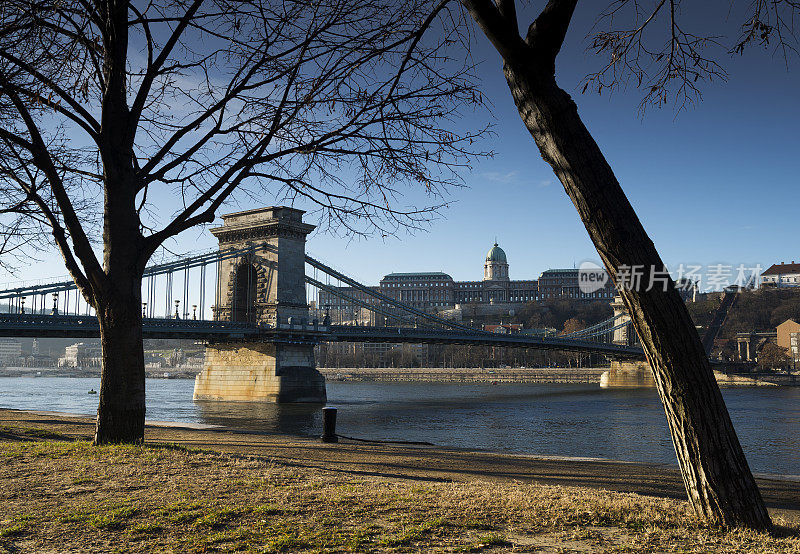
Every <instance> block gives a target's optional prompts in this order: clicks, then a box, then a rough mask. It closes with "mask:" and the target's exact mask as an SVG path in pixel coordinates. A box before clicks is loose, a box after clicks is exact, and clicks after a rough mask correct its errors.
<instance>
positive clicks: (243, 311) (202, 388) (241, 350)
mask: <svg viewBox="0 0 800 554" xmlns="http://www.w3.org/2000/svg"><path fill="white" fill-rule="evenodd" d="M303 213H304V212H303V211H301V210H296V209H294V208H288V207H281V206H277V207H269V208H260V209H255V210H247V211H244V212H237V213H232V214H227V215H223V216H222V220H223V225H222V226H221V227H216V228H214V229H211V233H212V234H213V235H214V236H215V237H217V239H218V240H219V246H220V250H226V249H241V248H247V247H251V246H252V247H253V249H252V251H251V252H249V253H247V254H243V255H241V256H239V257H237V258H231V259H227V260H223V261H221V262H220V266H219V273H218V279H217V290H216V306H215V307H214V318H215V319H217V320H221V321H239V322H249V323H257V324H263V325H270V326H281V325H286V324H289V323H293V324H301V323H307V321H306V320H307V318H308V304H307V302H306V286H305V279H304V278H305V245H306V235H308V233H310V232H311V231H312V230H313V229H314V226H313V225H308V224H306V223H303V220H302V215H303ZM194 398H195V400H228V401H240V402H320V403H324V402H325V401H326V393H325V378H324V377H323V376H322V374H321V373H319V371H317V369H316V365H315V361H314V345H313V344H310V343H308V344H303V343H297V342H289V341H286V342H281V341H279V340H276V341H275V342H263V341H258V340H252V341H241V342H209V343H208V344H207V345H206V357H205V364H204V366H203V371H202V372H201V373H200V374H199V375H198V376H197V377H196V378H195V383H194Z"/></svg>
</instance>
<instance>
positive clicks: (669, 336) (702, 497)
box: [461, 0, 800, 529]
mask: <svg viewBox="0 0 800 554" xmlns="http://www.w3.org/2000/svg"><path fill="white" fill-rule="evenodd" d="M461 3H462V4H463V5H464V7H465V8H466V10H467V11H468V12H469V13H470V15H471V16H472V18H473V19H474V20H475V22H476V23H477V25H478V26H479V28H480V29H481V31H482V32H483V34H484V35H485V36H486V37H487V38H488V39H489V41H490V42H491V43H492V45H493V46H494V47H495V49H496V50H497V52H498V53H499V54H500V56H501V58H502V61H503V72H504V75H505V78H506V81H507V83H508V86H509V88H510V90H511V94H512V97H513V99H514V102H515V103H516V106H517V109H518V112H519V115H520V117H521V118H522V121H523V123H524V124H525V125H526V127H527V128H528V130H529V131H530V133H531V136H532V137H533V139H534V141H535V143H536V145H537V146H538V148H539V151H540V153H541V155H542V157H543V158H544V160H545V161H546V162H547V163H549V164H550V166H551V167H552V168H553V171H554V172H555V174H556V176H557V177H558V178H559V180H560V181H561V183H562V184H563V186H564V189H565V190H566V192H567V194H568V195H569V197H570V198H571V199H572V202H573V203H574V205H575V207H576V208H577V210H578V213H579V214H580V217H581V219H582V221H583V223H584V225H585V226H586V229H587V231H588V233H589V236H590V237H591V239H592V241H593V243H594V245H595V247H596V248H597V251H598V253H599V254H600V257H601V258H602V260H603V263H604V264H605V266H606V269H607V270H608V272H609V274H610V275H611V276H612V278H613V279H614V280H615V281H620V279H619V277H620V276H621V273H622V272H623V271H624V269H625V268H628V269H630V268H642V269H643V270H644V271H643V274H642V275H641V282H642V283H644V286H641V287H623V288H622V290H620V293H621V295H622V299H623V301H624V303H625V305H626V307H627V308H628V311H629V312H630V314H631V317H632V321H633V325H634V327H635V329H636V332H637V333H638V335H639V338H640V340H641V343H642V345H643V347H644V350H645V354H646V356H647V359H648V361H649V363H650V366H651V368H652V371H653V374H654V376H655V381H656V385H657V388H658V392H659V395H660V397H661V400H662V403H663V405H664V409H665V412H666V415H667V421H668V423H669V428H670V431H671V435H672V441H673V444H674V446H675V451H676V453H677V457H678V462H679V464H680V467H681V471H682V473H683V479H684V483H685V485H686V489H687V492H688V495H689V500H690V502H691V504H692V506H693V507H694V508H695V510H696V511H697V513H698V514H700V515H702V516H705V517H706V518H707V519H708V520H710V521H712V522H716V523H720V524H724V525H744V526H748V527H752V528H755V529H766V528H769V527H770V525H771V522H770V519H769V515H768V514H767V511H766V508H765V507H764V502H763V500H762V498H761V495H760V492H759V490H758V487H757V486H756V483H755V480H754V479H753V476H752V473H751V471H750V469H749V467H748V464H747V460H746V459H745V456H744V453H743V452H742V448H741V446H740V444H739V440H738V438H737V436H736V433H735V431H734V429H733V425H732V424H731V420H730V417H729V415H728V411H727V409H726V407H725V404H724V402H723V399H722V396H721V394H720V391H719V388H718V386H717V384H716V381H715V380H714V376H713V373H712V371H711V368H710V366H709V361H708V358H707V356H706V354H705V351H704V350H703V347H702V345H701V343H700V339H699V337H698V335H697V332H696V330H695V328H694V325H693V323H692V320H691V318H690V317H689V314H688V312H687V310H686V307H685V305H684V303H683V301H682V300H681V297H680V295H679V294H678V292H677V291H676V290H675V287H674V283H672V281H671V280H669V281H668V286H667V287H666V288H663V287H659V286H655V287H652V288H649V287H648V285H647V284H648V283H649V282H650V279H651V278H652V277H656V278H658V274H659V273H662V274H663V273H665V266H664V264H663V262H662V261H661V258H660V256H659V254H658V252H657V251H656V249H655V246H654V245H653V242H652V241H651V240H650V238H649V237H648V236H647V233H646V232H645V230H644V228H643V227H642V224H641V223H640V221H639V219H638V218H637V216H636V213H635V212H634V210H633V208H632V207H631V205H630V203H629V202H628V199H627V198H626V196H625V193H624V192H623V190H622V188H621V187H620V185H619V182H618V181H617V179H616V177H615V176H614V173H613V171H612V170H611V167H610V165H609V164H608V162H607V161H606V159H605V157H604V156H603V154H602V152H601V151H600V148H599V147H598V146H597V144H596V143H595V141H594V139H593V138H592V135H591V134H590V132H589V131H588V130H587V128H586V127H585V126H584V124H583V122H582V121H581V118H580V116H579V115H578V110H577V106H576V105H575V103H574V102H573V100H572V99H571V98H570V96H569V94H567V93H566V92H565V91H564V90H563V89H562V88H560V87H559V85H558V84H557V83H556V76H555V75H556V65H555V62H556V56H557V55H558V53H559V51H560V49H561V46H562V43H563V41H564V38H565V36H566V34H567V30H568V28H569V25H570V21H571V20H572V17H573V14H574V10H575V8H576V5H577V0H549V1H548V2H547V5H546V6H545V7H544V9H542V10H541V12H540V13H539V15H538V16H537V17H536V18H535V20H534V21H533V22H532V23H531V24H530V26H529V27H528V29H527V32H526V33H524V35H521V34H520V31H519V24H520V22H519V20H518V17H517V7H516V3H515V1H514V0H494V1H492V0H461ZM733 5H734V7H737V8H740V9H742V10H747V9H749V10H751V11H750V12H749V15H747V16H746V17H745V20H746V23H745V24H744V25H743V26H742V27H741V29H739V30H737V33H740V36H739V38H738V40H736V41H735V43H734V44H733V45H731V46H730V47H729V51H730V52H741V51H742V50H743V49H744V48H746V47H747V46H748V45H751V44H755V43H760V44H767V45H769V44H770V40H772V41H773V42H772V45H773V46H774V47H776V48H777V49H778V50H779V51H781V52H782V53H783V54H784V55H786V56H788V55H789V54H790V53H791V52H792V49H793V44H794V42H793V41H794V35H793V29H792V26H791V22H792V16H795V15H797V10H798V8H800V4H798V3H797V2H792V1H786V0H777V1H775V2H767V1H761V0H758V1H756V2H752V3H751V2H743V3H736V2H734V3H733ZM587 6H588V3H587ZM681 14H682V12H681V2H680V1H679V0H656V1H655V2H653V3H651V4H647V7H645V3H643V2H638V1H636V0H615V1H614V2H612V3H611V5H610V6H609V7H608V9H607V10H606V11H605V12H604V13H603V14H601V17H600V20H599V21H600V22H601V23H608V27H609V28H608V30H604V31H598V32H597V33H596V34H595V35H594V37H593V41H592V44H591V48H593V49H594V50H595V51H596V52H597V53H599V54H601V55H604V56H606V55H607V63H606V64H605V65H604V66H603V67H602V68H601V69H600V70H599V71H597V72H596V73H594V74H592V75H589V76H588V77H587V78H586V81H585V83H584V86H583V90H584V91H585V90H587V89H589V88H590V87H591V88H592V89H593V90H597V91H598V92H600V91H602V90H603V89H604V88H613V87H616V86H619V85H625V84H628V83H629V82H630V81H631V80H632V81H633V83H634V84H635V85H636V86H641V87H643V88H644V91H645V96H644V100H643V103H642V105H643V107H644V106H648V105H664V104H667V103H669V101H670V100H672V101H673V102H674V103H675V104H676V105H677V106H678V108H683V107H685V106H686V105H687V103H691V102H695V101H696V100H698V99H699V98H700V93H701V89H700V85H701V84H702V83H703V82H706V81H708V80H711V79H715V78H717V79H719V78H724V77H725V70H724V69H723V67H722V66H721V65H720V63H719V62H718V61H717V58H715V57H714V55H713V49H714V48H718V47H719V46H720V45H723V44H724V41H723V39H722V38H721V37H715V36H707V35H704V34H702V33H700V34H695V33H693V32H691V31H690V30H688V29H686V28H685V27H684V24H683V22H682V19H681ZM725 15H726V14H722V15H721V19H723V18H724V17H725ZM664 23H665V24H664ZM665 31H666V32H665ZM710 52H711V53H710Z"/></svg>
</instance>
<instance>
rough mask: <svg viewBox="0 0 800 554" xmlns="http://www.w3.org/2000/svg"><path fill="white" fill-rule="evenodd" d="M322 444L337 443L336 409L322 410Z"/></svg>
mask: <svg viewBox="0 0 800 554" xmlns="http://www.w3.org/2000/svg"><path fill="white" fill-rule="evenodd" d="M322 442H339V437H338V436H336V408H322Z"/></svg>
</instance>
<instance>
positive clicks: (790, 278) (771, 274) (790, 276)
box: [761, 261, 800, 287]
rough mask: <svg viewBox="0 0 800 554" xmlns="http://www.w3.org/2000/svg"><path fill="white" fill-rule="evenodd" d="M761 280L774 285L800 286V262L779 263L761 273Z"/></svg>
mask: <svg viewBox="0 0 800 554" xmlns="http://www.w3.org/2000/svg"><path fill="white" fill-rule="evenodd" d="M761 282H762V283H763V284H765V285H772V286H776V287H800V264H796V263H794V261H792V263H789V264H786V263H783V262H781V263H779V264H774V265H772V266H771V267H770V268H769V269H767V270H766V271H765V272H764V273H762V274H761Z"/></svg>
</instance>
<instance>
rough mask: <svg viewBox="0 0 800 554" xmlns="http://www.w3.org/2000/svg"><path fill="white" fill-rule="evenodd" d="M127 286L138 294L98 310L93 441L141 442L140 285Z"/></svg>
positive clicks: (101, 442) (142, 413) (112, 302)
mask: <svg viewBox="0 0 800 554" xmlns="http://www.w3.org/2000/svg"><path fill="white" fill-rule="evenodd" d="M134 280H136V279H134ZM139 282H141V279H139ZM128 288H129V290H131V288H132V289H133V290H135V291H139V294H138V295H130V294H128V295H124V296H122V295H120V296H122V297H118V298H112V299H109V302H108V303H107V304H105V305H101V307H100V309H99V310H98V319H99V321H100V341H101V344H102V348H103V353H102V361H103V370H102V376H101V380H100V404H99V406H98V407H97V428H96V431H95V436H94V443H95V444H114V443H128V444H141V443H142V442H143V441H144V416H145V391H144V383H145V381H144V350H143V342H142V312H141V309H142V308H141V284H140V285H139V286H138V287H135V286H133V287H128Z"/></svg>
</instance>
